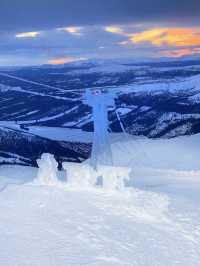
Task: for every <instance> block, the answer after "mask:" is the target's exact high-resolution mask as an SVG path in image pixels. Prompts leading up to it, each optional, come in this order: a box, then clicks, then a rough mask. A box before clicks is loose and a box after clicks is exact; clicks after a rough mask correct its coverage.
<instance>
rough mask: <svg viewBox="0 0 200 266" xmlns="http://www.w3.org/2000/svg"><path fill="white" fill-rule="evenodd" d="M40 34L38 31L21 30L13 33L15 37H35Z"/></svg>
mask: <svg viewBox="0 0 200 266" xmlns="http://www.w3.org/2000/svg"><path fill="white" fill-rule="evenodd" d="M38 35H40V32H39V31H30V32H21V33H17V34H16V35H15V37H16V38H36V37H38Z"/></svg>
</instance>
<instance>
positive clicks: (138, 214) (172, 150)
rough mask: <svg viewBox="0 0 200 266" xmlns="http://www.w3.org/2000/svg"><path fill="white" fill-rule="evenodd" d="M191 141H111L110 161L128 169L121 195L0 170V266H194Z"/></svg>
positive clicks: (29, 171) (195, 174)
mask: <svg viewBox="0 0 200 266" xmlns="http://www.w3.org/2000/svg"><path fill="white" fill-rule="evenodd" d="M198 138H199V135H196V136H191V137H182V138H176V139H173V140H158V141H155V140H154V141H153V140H148V139H137V140H136V139H134V138H128V137H127V138H125V137H124V135H121V136H120V135H119V134H117V135H116V136H115V138H114V136H113V138H112V150H113V154H114V162H115V164H116V165H123V166H129V167H130V166H131V167H132V168H133V172H132V175H131V182H130V185H131V187H129V188H127V189H126V190H125V191H124V192H118V191H106V190H104V189H103V188H88V189H83V188H81V187H78V186H77V187H76V188H73V189H72V188H70V187H69V186H68V185H67V183H66V181H65V174H64V172H59V180H58V181H57V183H56V184H54V185H53V186H52V185H51V186H50V185H48V184H47V185H42V184H41V183H39V181H38V180H37V178H36V176H37V169H36V168H31V167H22V166H1V167H0V230H1V234H0V247H1V249H0V265H3V266H13V265H16V266H39V265H41V266H73V265H76V266H80V265H81V266H82V265H94V266H112V265H113V266H118V265H121V266H126V265H129V266H176V265H180V266H198V265H200V207H199V201H200V166H199V163H198V160H199V156H198V155H199V147H198V142H199V141H198ZM172 154H174V156H173V157H172ZM184 154H185V156H184ZM190 156H191V157H190ZM189 158H190V159H189ZM178 162H179V163H178ZM181 162H182V164H181ZM82 174H83V173H82ZM83 178H84V174H83Z"/></svg>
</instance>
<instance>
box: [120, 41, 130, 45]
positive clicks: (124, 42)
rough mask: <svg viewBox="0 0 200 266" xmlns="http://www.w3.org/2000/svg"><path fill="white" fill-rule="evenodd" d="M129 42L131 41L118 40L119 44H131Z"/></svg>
mask: <svg viewBox="0 0 200 266" xmlns="http://www.w3.org/2000/svg"><path fill="white" fill-rule="evenodd" d="M129 43H130V42H129V41H122V42H118V44H119V45H127V44H129Z"/></svg>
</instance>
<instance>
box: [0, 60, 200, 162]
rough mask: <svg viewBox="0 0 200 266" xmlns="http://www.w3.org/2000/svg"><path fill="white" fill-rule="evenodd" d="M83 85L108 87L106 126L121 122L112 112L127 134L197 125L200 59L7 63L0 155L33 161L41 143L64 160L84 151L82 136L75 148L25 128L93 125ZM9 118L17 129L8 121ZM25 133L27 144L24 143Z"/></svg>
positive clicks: (161, 133) (2, 76)
mask: <svg viewBox="0 0 200 266" xmlns="http://www.w3.org/2000/svg"><path fill="white" fill-rule="evenodd" d="M28 81H32V83H30V82H28ZM86 88H107V90H108V91H109V90H110V91H112V93H114V95H115V106H112V107H111V108H110V109H109V120H110V130H111V131H113V132H121V130H122V129H121V126H120V123H119V120H118V119H117V115H116V112H117V113H118V114H119V116H120V118H121V122H122V123H123V125H124V127H125V129H126V132H127V133H129V134H133V135H144V136H147V137H150V138H161V137H162V138H171V137H178V136H181V135H190V134H196V133H199V132H200V61H192V60H191V61H180V62H160V63H159V62H147V63H141V64H139V63H135V62H134V61H131V60H121V61H120V60H106V61H94V60H93V61H82V62H76V63H71V64H66V65H60V66H49V65H45V66H38V67H23V68H7V69H1V71H0V96H1V97H0V103H1V105H0V121H3V123H1V125H0V126H1V127H0V158H1V159H0V161H2V162H11V163H12V162H17V163H28V164H32V165H34V164H35V159H36V158H37V157H38V156H39V155H40V153H41V152H45V151H48V152H53V151H54V153H56V156H58V157H60V158H63V157H64V160H79V161H80V160H84V159H85V158H87V157H88V156H89V153H90V149H91V146H90V145H89V144H84V145H85V146H84V149H85V150H86V152H84V149H83V148H80V150H81V152H79V151H78V152H77V145H78V146H80V147H83V144H81V143H79V144H76V146H75V147H76V148H75V149H76V152H75V150H74V145H72V146H73V148H72V146H71V147H70V149H69V146H66V145H64V146H63V142H62V143H60V141H58V140H50V139H48V136H46V137H45V138H44V137H41V136H35V135H34V134H32V135H31V134H30V133H29V132H28V128H29V127H30V126H41V127H42V126H48V127H60V128H63V127H67V128H77V129H82V130H84V131H92V130H93V122H92V116H91V109H90V107H88V106H87V105H85V104H84V102H83V92H84V90H85V89H86ZM71 90H75V91H74V92H73V91H71ZM6 122H8V123H6ZM9 122H11V123H12V124H13V123H15V124H16V125H21V129H22V130H19V128H18V129H17V130H16V129H14V128H13V127H12V128H10V127H9ZM24 128H26V129H27V132H25V131H24ZM27 141H28V144H29V146H30V149H32V151H31V150H30V149H26V151H25V150H24V148H23V147H24V145H26V144H27ZM66 143H68V145H69V143H70V142H69V141H68V142H65V144H66ZM88 145H89V146H88ZM2 158H4V159H2ZM5 158H6V159H5ZM13 158H14V159H13Z"/></svg>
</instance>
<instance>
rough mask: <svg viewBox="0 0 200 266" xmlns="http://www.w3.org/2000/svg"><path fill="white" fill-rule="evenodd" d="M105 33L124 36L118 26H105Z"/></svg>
mask: <svg viewBox="0 0 200 266" xmlns="http://www.w3.org/2000/svg"><path fill="white" fill-rule="evenodd" d="M104 30H105V31H107V32H110V33H115V34H122V35H123V34H124V31H123V29H122V28H120V27H119V26H107V27H105V28H104Z"/></svg>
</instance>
